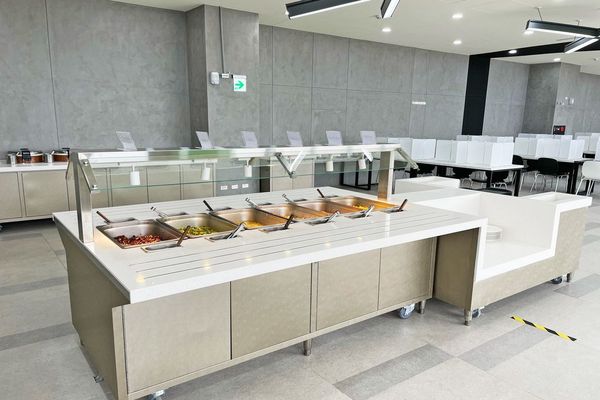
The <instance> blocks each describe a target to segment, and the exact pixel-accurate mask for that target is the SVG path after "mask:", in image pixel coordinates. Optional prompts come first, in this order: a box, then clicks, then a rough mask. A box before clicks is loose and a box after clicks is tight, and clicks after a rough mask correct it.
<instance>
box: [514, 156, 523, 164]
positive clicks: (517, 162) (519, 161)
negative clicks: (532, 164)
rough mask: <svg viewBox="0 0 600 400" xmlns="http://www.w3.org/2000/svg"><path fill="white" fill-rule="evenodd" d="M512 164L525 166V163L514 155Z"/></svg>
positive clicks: (521, 158)
mask: <svg viewBox="0 0 600 400" xmlns="http://www.w3.org/2000/svg"><path fill="white" fill-rule="evenodd" d="M512 163H513V164H514V165H525V163H524V162H523V157H521V156H518V155H516V154H515V155H514V156H513V159H512Z"/></svg>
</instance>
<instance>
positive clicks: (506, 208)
mask: <svg viewBox="0 0 600 400" xmlns="http://www.w3.org/2000/svg"><path fill="white" fill-rule="evenodd" d="M411 181H412V179H402V180H397V181H396V187H397V188H399V189H401V191H402V193H399V194H395V195H393V196H392V198H393V199H395V200H396V201H397V200H399V199H400V198H408V199H409V201H411V202H413V204H414V203H416V204H417V205H424V206H428V207H432V208H436V209H446V210H451V211H455V212H460V213H465V214H470V215H473V216H479V217H482V218H486V219H487V220H489V221H490V222H489V223H490V224H492V225H495V226H499V227H501V228H502V229H503V238H502V239H501V240H498V241H491V242H486V241H483V242H482V243H480V249H479V252H478V255H479V257H478V260H477V272H476V281H481V280H485V279H488V278H491V277H494V276H497V275H500V274H503V273H506V272H508V271H511V270H514V269H518V268H521V267H524V266H527V265H530V264H532V263H535V262H538V261H542V260H545V259H548V258H550V257H553V256H554V254H555V251H556V242H557V238H558V228H559V222H560V214H561V213H563V212H566V211H570V210H575V209H579V208H586V207H589V206H590V205H591V203H592V200H591V198H589V197H584V196H576V195H572V194H566V193H555V192H549V193H539V194H535V195H531V196H525V197H512V196H502V195H497V194H492V193H483V192H477V191H473V190H467V189H450V188H445V187H443V186H441V185H440V184H436V182H435V181H432V182H429V183H428V182H421V181H418V182H417V181H415V183H411Z"/></svg>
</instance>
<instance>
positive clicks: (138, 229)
mask: <svg viewBox="0 0 600 400" xmlns="http://www.w3.org/2000/svg"><path fill="white" fill-rule="evenodd" d="M98 230H99V231H100V232H102V233H103V234H104V235H105V236H106V237H108V238H109V239H110V240H112V241H113V243H115V244H116V245H117V246H119V247H120V248H122V249H130V248H134V247H141V246H146V245H148V244H149V243H142V244H138V245H124V244H122V243H119V242H118V241H117V240H116V239H115V238H116V237H118V236H121V235H123V236H127V237H131V236H133V235H135V236H142V235H158V236H160V242H156V243H162V242H165V241H169V240H177V239H178V238H179V235H178V234H177V231H175V230H174V229H173V228H170V227H168V226H166V225H163V224H160V223H158V222H156V221H154V220H144V221H133V222H121V223H116V224H108V225H102V226H99V227H98Z"/></svg>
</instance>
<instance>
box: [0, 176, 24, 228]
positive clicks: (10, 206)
mask: <svg viewBox="0 0 600 400" xmlns="http://www.w3.org/2000/svg"><path fill="white" fill-rule="evenodd" d="M22 216H23V212H22V211H21V195H20V190H19V176H18V175H17V173H16V172H10V173H6V174H0V219H9V218H20V217H22Z"/></svg>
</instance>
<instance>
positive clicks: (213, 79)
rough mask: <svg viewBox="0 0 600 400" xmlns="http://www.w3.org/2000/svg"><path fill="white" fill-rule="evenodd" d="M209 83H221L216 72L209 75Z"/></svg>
mask: <svg viewBox="0 0 600 400" xmlns="http://www.w3.org/2000/svg"><path fill="white" fill-rule="evenodd" d="M210 83H211V84H212V85H218V84H219V83H221V80H220V78H219V73H218V72H211V73H210Z"/></svg>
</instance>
